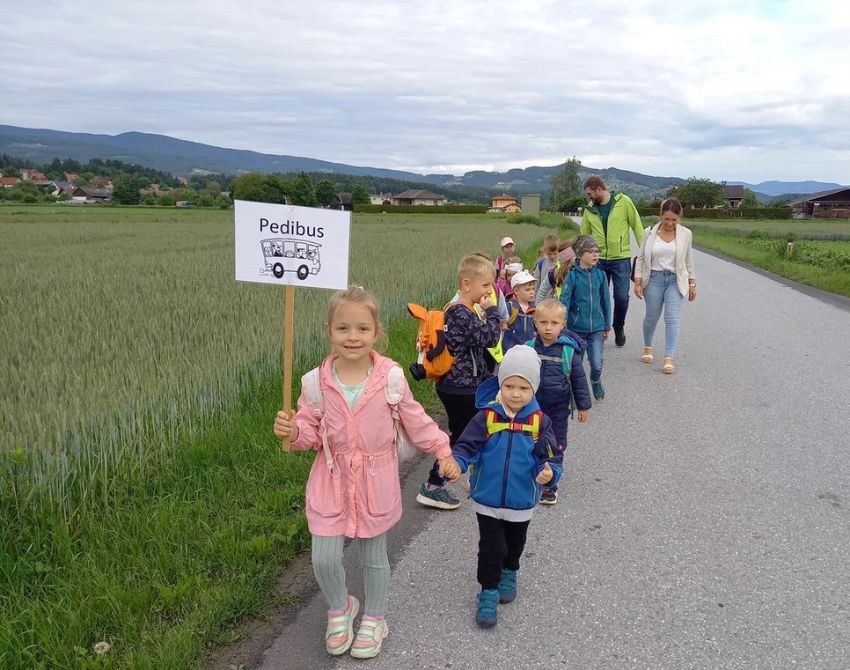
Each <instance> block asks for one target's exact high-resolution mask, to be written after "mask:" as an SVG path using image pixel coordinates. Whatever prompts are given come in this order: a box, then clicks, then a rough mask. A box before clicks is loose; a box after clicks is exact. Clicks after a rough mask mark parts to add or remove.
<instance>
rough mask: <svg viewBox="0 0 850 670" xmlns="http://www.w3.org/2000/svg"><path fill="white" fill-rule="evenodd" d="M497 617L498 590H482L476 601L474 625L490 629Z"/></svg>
mask: <svg viewBox="0 0 850 670" xmlns="http://www.w3.org/2000/svg"><path fill="white" fill-rule="evenodd" d="M498 617H499V591H498V589H484V590H483V591H480V592H479V593H478V597H477V599H476V610H475V623H477V624H478V625H479V626H481V628H492V627H493V626H495V625H496V621H497V619H498Z"/></svg>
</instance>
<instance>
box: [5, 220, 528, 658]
mask: <svg viewBox="0 0 850 670" xmlns="http://www.w3.org/2000/svg"><path fill="white" fill-rule="evenodd" d="M56 209H57V210H58V211H57V212H56V214H55V216H53V215H52V214H51V211H50V209H49V208H42V209H41V216H39V217H37V216H34V215H32V214H31V212H33V211H38V210H37V209H36V208H27V212H28V214H27V217H26V221H21V217H20V216H9V215H8V214H7V212H10V211H12V209H11V208H2V209H0V237H2V239H3V241H4V244H3V246H2V247H0V287H2V288H0V291H2V293H0V304H2V307H3V314H4V319H3V324H2V326H0V327H2V331H0V337H2V339H3V348H4V356H3V358H2V359H0V388H2V389H3V396H2V399H0V437H2V442H0V528H1V529H2V535H0V620H2V621H3V622H4V623H3V626H0V667H15V668H17V667H21V668H23V667H27V668H29V667H33V668H38V667H45V668H53V667H101V666H99V665H97V664H98V663H101V665H102V667H106V665H103V663H107V661H105V660H103V659H101V660H100V661H99V660H97V659H96V658H95V657H94V656H93V655H92V652H91V646H92V644H94V643H95V642H97V641H99V640H107V641H109V642H111V643H112V644H113V652H111V656H110V657H109V658H110V659H111V660H110V661H109V664H114V667H132V668H146V667H151V668H154V667H156V668H160V667H167V668H182V667H191V666H192V665H193V664H195V663H196V662H197V658H198V656H199V654H201V653H202V652H203V648H204V645H205V644H206V643H208V642H209V641H210V640H211V639H213V638H214V636H215V634H216V632H217V631H218V630H220V629H221V626H222V625H223V624H224V623H225V622H226V621H228V620H229V619H231V618H234V617H238V616H240V615H242V614H244V613H245V612H250V611H255V610H256V609H257V608H258V607H259V606H260V604H261V603H262V602H263V599H264V598H265V597H267V593H268V588H269V587H270V584H271V583H272V581H273V579H274V575H275V573H276V570H277V568H278V566H279V565H280V562H281V561H285V560H286V559H287V557H288V556H291V555H292V552H293V551H296V550H297V549H299V548H300V547H302V546H303V545H304V543H305V542H306V538H307V534H306V526H305V524H304V519H303V513H302V504H303V502H302V501H303V484H304V480H305V478H306V474H307V470H308V468H309V463H310V456H309V455H303V454H302V455H286V456H281V454H280V453H279V450H278V449H277V447H276V445H275V443H274V441H273V440H272V439H271V438H270V435H269V417H270V416H272V413H273V411H274V409H275V408H276V407H278V406H279V405H280V376H281V373H280V354H279V351H280V346H279V345H280V332H281V329H282V324H281V319H282V297H281V296H282V289H280V288H279V287H269V286H263V285H253V284H251V285H247V284H237V283H236V282H235V281H234V280H233V276H232V274H233V265H234V264H233V252H232V235H233V232H232V223H231V220H230V218H229V217H226V216H221V214H220V213H218V212H210V213H208V214H209V215H210V218H209V220H205V219H203V218H199V217H198V212H189V213H187V214H188V216H187V218H186V219H181V218H180V214H182V213H178V214H176V213H168V216H169V218H168V219H167V220H163V221H159V222H153V221H148V222H145V221H143V220H140V219H136V218H122V217H124V216H125V215H126V212H125V211H124V210H118V209H115V210H107V209H103V210H99V211H98V213H97V216H98V217H100V219H99V220H98V221H96V222H84V221H68V220H66V219H65V218H62V217H67V216H68V215H67V214H66V211H65V210H62V209H61V208H56ZM77 211H78V210H77ZM130 211H135V210H130ZM110 212H115V218H114V219H113V218H111V217H110V216H109V215H108V214H109V213H110ZM132 216H136V215H135V214H134V215H132ZM506 232H507V233H508V234H510V235H511V236H512V237H514V239H515V240H516V241H517V243H518V245H520V246H528V245H530V244H531V243H532V242H537V241H538V240H539V238H540V229H539V228H537V227H534V226H510V227H509V228H508V229H507V231H506V225H505V224H504V223H500V222H498V221H496V222H494V220H493V219H492V218H489V217H487V216H486V215H478V216H463V215H454V216H436V217H432V216H428V217H427V218H426V217H425V216H423V215H419V216H415V217H412V216H411V217H405V216H395V217H390V216H387V215H358V216H356V217H355V224H354V227H353V235H352V254H351V259H352V266H351V267H352V272H351V279H352V281H353V282H355V283H360V284H363V285H364V286H366V287H367V288H369V289H370V290H372V291H374V292H375V293H376V294H377V295H378V297H379V299H380V300H381V302H382V303H383V317H384V320H385V321H386V322H387V323H388V325H389V329H390V333H391V349H390V352H389V354H390V355H391V356H393V357H395V358H397V360H399V361H400V362H406V361H407V360H410V359H412V357H413V345H412V342H413V334H414V332H415V323H414V322H413V320H412V319H410V318H408V317H407V316H406V314H405V311H404V304H405V303H406V302H408V301H411V300H413V301H417V302H424V303H427V304H431V305H436V304H442V302H444V301H445V299H446V297H447V295H448V294H450V292H451V291H452V289H453V285H454V269H455V267H456V264H457V261H458V259H459V257H460V255H461V254H462V253H463V252H465V251H468V250H471V249H475V248H483V249H485V250H486V249H488V248H493V247H494V246H495V245H496V244H497V240H498V239H499V238H500V237H501V236H502V235H504V234H505V233H506ZM535 246H536V245H535ZM328 296H329V294H328V292H326V291H315V290H314V291H298V292H297V315H298V320H297V323H296V334H297V342H296V350H295V357H296V362H295V368H296V371H295V372H296V375H298V374H300V373H301V372H303V371H304V370H305V369H306V368H308V367H310V366H312V365H314V364H316V363H317V362H318V361H319V360H320V359H321V357H322V356H323V354H324V352H325V350H326V345H325V343H324V341H323V336H322V330H321V325H322V323H323V321H324V313H325V308H326V303H327V299H328ZM430 390H432V385H424V386H418V387H415V391H416V392H417V393H418V394H419V395H420V397H427V393H423V391H426V392H427V391H430ZM110 667H113V666H111V665H110Z"/></svg>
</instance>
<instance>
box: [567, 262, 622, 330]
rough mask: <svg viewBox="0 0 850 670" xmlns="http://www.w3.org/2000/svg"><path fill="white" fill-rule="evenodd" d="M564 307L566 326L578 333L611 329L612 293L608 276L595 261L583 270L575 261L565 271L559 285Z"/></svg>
mask: <svg viewBox="0 0 850 670" xmlns="http://www.w3.org/2000/svg"><path fill="white" fill-rule="evenodd" d="M561 303H562V304H563V305H564V307H566V308H567V327H568V328H569V329H570V330H574V331H575V332H577V333H597V332H600V331H608V330H611V294H610V293H609V291H608V279H607V278H606V277H605V273H604V272H603V271H602V270H601V269H600V267H599V266H598V265H595V266H593V267H592V268H590V269H589V270H585V269H583V268H581V267H579V266H578V265H574V266H573V269H572V270H570V271H569V272H568V273H567V278H566V279H565V280H564V286H563V288H562V289H561Z"/></svg>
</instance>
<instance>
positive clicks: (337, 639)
mask: <svg viewBox="0 0 850 670" xmlns="http://www.w3.org/2000/svg"><path fill="white" fill-rule="evenodd" d="M359 611H360V602H359V601H358V600H357V598H355V597H354V596H348V608H346V610H345V612H343V613H342V614H336V615H331V614H330V613H328V627H327V629H326V630H325V649H326V650H327V652H328V653H329V654H330V655H331V656H340V655H341V654H344V653H345V652H347V651H348V649H349V647H351V643H352V642H353V641H354V617H356V616H357V612H359Z"/></svg>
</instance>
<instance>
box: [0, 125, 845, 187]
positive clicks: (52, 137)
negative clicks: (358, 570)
mask: <svg viewBox="0 0 850 670" xmlns="http://www.w3.org/2000/svg"><path fill="white" fill-rule="evenodd" d="M0 153H5V154H8V155H10V156H15V157H18V158H24V159H27V160H31V161H33V163H37V164H44V163H49V162H50V161H51V160H53V158H73V159H75V160H77V161H80V162H86V161H89V160H91V159H92V158H101V159H104V160H110V159H112V160H120V161H123V162H124V163H134V164H138V165H143V166H145V167H149V168H153V169H156V170H162V171H164V172H168V173H170V174H173V175H176V176H190V175H192V174H209V173H216V174H231V175H236V174H240V173H243V172H251V171H257V172H266V173H273V172H279V173H293V172H298V171H304V172H310V173H313V174H326V175H353V176H361V177H367V176H368V177H374V178H382V179H392V180H399V181H400V182H409V183H410V184H417V185H418V186H416V187H417V188H426V187H430V186H434V185H436V186H439V187H443V188H445V189H446V190H447V191H449V192H451V193H452V194H453V195H454V196H460V197H461V198H463V197H464V196H463V195H460V194H463V193H467V192H469V193H472V192H474V193H475V196H476V197H475V199H477V200H481V199H482V198H484V199H486V197H488V196H489V195H491V194H492V192H495V191H499V192H501V191H507V192H509V193H514V194H518V193H541V194H544V200H545V198H546V195H545V194H546V193H548V191H549V184H550V180H551V177H552V175H553V174H554V173H555V172H557V171H558V170H561V169H563V163H561V164H560V165H550V166H531V167H527V168H514V169H511V170H508V171H506V172H488V171H483V170H475V171H471V172H467V173H466V174H464V175H460V176H458V175H451V174H427V175H423V174H418V173H415V172H406V171H404V170H389V169H385V168H377V167H364V166H358V165H348V164H345V163H333V162H330V161H324V160H319V159H316V158H305V157H301V156H288V155H275V154H265V153H260V152H257V151H247V150H243V149H227V148H224V147H216V146H212V145H209V144H201V143H199V142H190V141H188V140H181V139H178V138H174V137H168V136H167V135H156V134H151V133H139V132H128V133H121V134H120V135H99V134H91V133H73V132H66V131H61V130H47V129H35V128H21V127H17V126H8V125H0ZM590 174H598V175H600V176H602V178H603V179H604V180H605V182H606V184H607V185H608V187H609V188H610V189H612V190H614V191H618V192H623V193H627V194H628V195H630V196H632V197H633V198H634V199H638V198H640V197H644V198H646V199H647V200H652V199H653V198H655V197H663V196H664V194H665V192H666V191H667V189H669V188H671V187H672V186H677V185H679V184H682V183H684V181H685V180H684V179H682V178H680V177H657V176H652V175H645V174H641V173H639V172H631V171H629V170H620V169H618V168H615V167H608V168H592V167H587V166H582V168H581V169H580V175H581V177H582V179H583V178H585V177H586V176H587V175H590ZM729 183H730V184H743V185H744V186H746V187H747V188H751V189H752V190H754V191H756V192H757V193H758V194H759V196H760V199H761V200H762V201H764V202H768V201H770V200H771V199H773V198H775V197H777V196H779V195H782V194H787V193H812V192H815V191H823V190H827V189H830V188H837V187H838V186H839V185H838V184H832V183H829V182H816V181H803V182H781V181H766V182H761V183H760V184H748V183H746V182H735V181H730V182H729ZM422 185H426V186H422ZM410 187H413V186H409V188H410ZM466 189H472V190H471V191H467V190H466Z"/></svg>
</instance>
